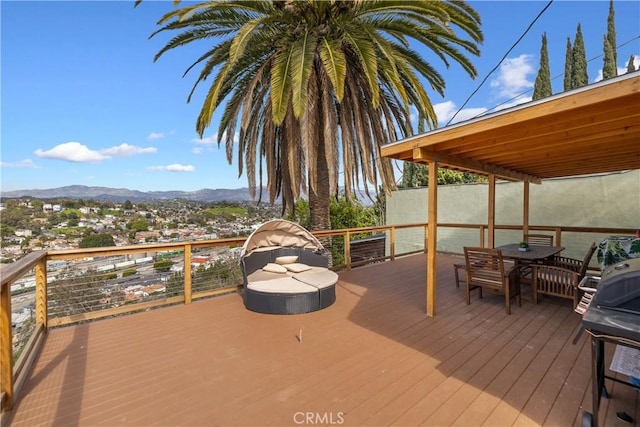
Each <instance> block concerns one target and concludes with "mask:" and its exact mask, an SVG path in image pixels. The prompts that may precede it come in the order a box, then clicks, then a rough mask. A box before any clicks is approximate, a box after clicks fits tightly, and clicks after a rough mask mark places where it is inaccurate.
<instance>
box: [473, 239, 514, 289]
mask: <svg viewBox="0 0 640 427" xmlns="http://www.w3.org/2000/svg"><path fill="white" fill-rule="evenodd" d="M464 258H465V261H466V263H467V280H468V281H469V284H470V285H472V286H487V287H491V288H495V289H502V288H504V287H505V275H504V263H503V259H502V251H500V250H499V249H491V248H473V247H465V248H464Z"/></svg>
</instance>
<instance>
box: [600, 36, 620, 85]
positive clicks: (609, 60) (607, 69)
mask: <svg viewBox="0 0 640 427" xmlns="http://www.w3.org/2000/svg"><path fill="white" fill-rule="evenodd" d="M617 75H618V69H617V67H616V63H615V61H614V59H613V49H612V48H611V44H610V43H609V38H608V37H607V36H604V65H603V66H602V80H606V79H610V78H611V77H615V76H617Z"/></svg>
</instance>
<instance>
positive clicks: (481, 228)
mask: <svg viewBox="0 0 640 427" xmlns="http://www.w3.org/2000/svg"><path fill="white" fill-rule="evenodd" d="M480 247H481V248H484V225H481V226H480Z"/></svg>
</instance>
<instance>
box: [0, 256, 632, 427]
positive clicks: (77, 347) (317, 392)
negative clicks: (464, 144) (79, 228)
mask: <svg viewBox="0 0 640 427" xmlns="http://www.w3.org/2000/svg"><path fill="white" fill-rule="evenodd" d="M454 261H459V259H458V258H451V257H446V256H439V261H438V289H437V291H438V293H437V298H438V299H437V309H438V312H437V315H436V317H434V318H427V317H426V315H425V280H426V271H425V270H426V267H425V265H426V258H425V256H424V255H418V256H411V257H406V258H402V259H399V260H396V261H393V262H388V263H384V264H377V265H374V266H369V267H363V268H359V269H354V270H351V271H347V272H343V273H341V274H340V282H339V284H338V289H337V301H336V303H335V304H334V305H333V306H331V307H329V308H328V309H326V310H323V311H320V312H315V313H309V314H305V315H295V316H274V315H263V314H257V313H253V312H250V311H247V310H246V309H245V308H244V306H243V305H242V299H241V296H240V295H237V294H234V295H228V296H223V297H219V298H214V299H208V300H203V301H198V302H194V303H193V304H190V305H181V306H175V307H171V308H164V309H158V310H153V311H149V312H145V313H139V314H133V315H128V316H123V317H119V318H112V319H108V320H100V321H96V322H91V323H87V324H83V325H78V326H72V327H66V328H59V329H53V330H51V331H50V332H49V334H48V336H47V339H46V342H45V344H44V347H43V349H42V352H41V354H40V355H39V358H38V360H37V362H36V365H35V367H34V369H33V371H32V373H31V375H30V378H29V379H28V380H27V382H26V384H25V386H24V387H23V389H22V391H21V392H20V394H19V395H18V396H17V403H16V405H15V407H14V410H13V412H12V413H11V414H9V417H8V422H9V424H10V425H12V426H15V427H18V426H29V427H33V426H38V425H52V426H72V425H80V426H98V425H102V426H159V425H172V426H202V425H242V426H265V425H274V426H282V425H296V424H334V425H336V424H338V425H340V424H341V425H372V426H380V425H398V426H400V425H406V426H417V425H438V426H442V425H460V426H479V425H487V426H511V425H517V426H525V425H550V426H571V425H581V417H582V412H583V409H587V410H590V409H591V400H590V399H591V390H590V366H591V365H590V363H591V360H590V357H591V356H590V347H589V341H588V339H587V338H586V336H583V337H582V338H581V339H580V341H579V342H578V344H577V345H573V344H572V342H571V341H572V338H573V336H574V333H575V331H576V327H577V326H578V324H579V322H580V319H579V316H578V315H576V314H575V313H573V311H572V310H571V302H570V301H568V300H558V299H554V298H544V299H543V300H542V302H541V303H540V304H538V305H534V304H533V303H532V301H531V296H530V292H529V291H528V288H525V289H524V294H525V297H526V298H525V299H524V301H523V304H522V307H518V306H517V304H516V305H515V306H514V307H513V308H512V314H511V315H510V316H508V315H506V314H505V310H504V299H503V298H502V297H499V296H495V295H491V293H490V292H486V294H485V298H484V299H482V300H479V299H478V298H477V296H476V297H473V298H472V303H471V305H469V306H467V305H466V304H465V301H464V290H463V288H462V287H460V288H456V287H455V284H454V281H453V268H452V263H453V262H454ZM300 330H302V342H299V340H298V338H297V336H298V335H299V333H300ZM607 386H608V388H609V391H610V392H612V396H613V398H612V399H610V400H607V399H604V400H603V403H602V405H601V415H602V417H601V422H602V421H605V424H606V425H608V426H611V425H627V426H628V425H629V424H624V423H622V422H620V421H617V420H616V418H615V413H616V412H617V411H620V410H625V411H627V412H628V413H629V414H631V415H632V416H633V417H634V418H635V419H636V420H638V418H639V417H640V411H639V409H638V406H639V399H638V393H636V392H635V391H634V390H633V389H631V388H629V387H626V386H622V385H617V384H616V385H613V386H612V385H611V383H610V382H607ZM601 425H602V424H601Z"/></svg>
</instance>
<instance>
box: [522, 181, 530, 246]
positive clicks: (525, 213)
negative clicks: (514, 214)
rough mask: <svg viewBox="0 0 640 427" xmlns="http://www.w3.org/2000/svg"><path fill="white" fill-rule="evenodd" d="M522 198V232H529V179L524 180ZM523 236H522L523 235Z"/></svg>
mask: <svg viewBox="0 0 640 427" xmlns="http://www.w3.org/2000/svg"><path fill="white" fill-rule="evenodd" d="M523 193H524V200H523V201H522V203H523V206H522V234H523V235H524V234H529V181H525V182H524V191H523ZM523 237H524V236H523Z"/></svg>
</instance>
